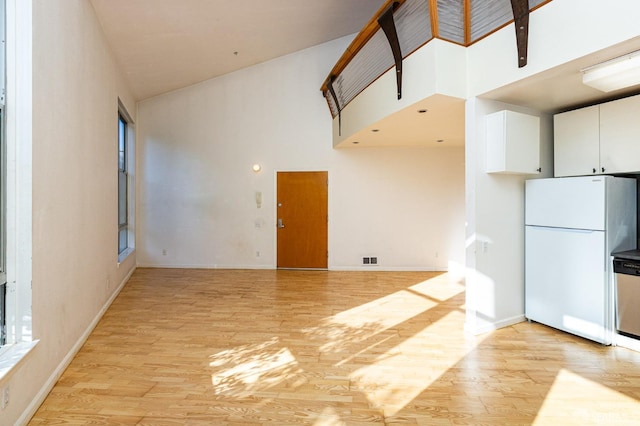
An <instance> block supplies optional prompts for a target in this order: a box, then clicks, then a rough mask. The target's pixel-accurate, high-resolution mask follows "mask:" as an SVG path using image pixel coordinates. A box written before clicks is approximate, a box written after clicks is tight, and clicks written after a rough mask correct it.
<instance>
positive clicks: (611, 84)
mask: <svg viewBox="0 0 640 426" xmlns="http://www.w3.org/2000/svg"><path fill="white" fill-rule="evenodd" d="M581 71H582V83H583V84H586V85H587V86H591V87H593V88H594V89H598V90H600V91H603V92H611V91H614V90H619V89H624V88H625V87H631V86H635V85H637V84H640V51H636V52H632V53H628V54H626V55H624V56H620V57H618V58H615V59H611V60H609V61H606V62H603V63H601V64H597V65H593V66H591V67H588V68H585V69H583V70H581Z"/></svg>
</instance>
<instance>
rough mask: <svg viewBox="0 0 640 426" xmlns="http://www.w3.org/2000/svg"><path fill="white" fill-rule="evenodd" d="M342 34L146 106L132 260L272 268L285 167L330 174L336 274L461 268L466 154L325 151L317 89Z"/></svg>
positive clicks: (324, 119)
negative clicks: (371, 259)
mask: <svg viewBox="0 0 640 426" xmlns="http://www.w3.org/2000/svg"><path fill="white" fill-rule="evenodd" d="M349 41H350V40H349V39H348V38H343V39H340V40H336V41H333V42H330V43H326V44H323V45H320V46H316V47H314V48H311V49H307V50H304V51H301V52H297V53H295V54H292V55H289V56H285V57H282V58H279V59H276V60H273V61H270V62H267V63H264V64H260V65H257V66H254V67H251V68H247V69H244V70H241V71H238V72H235V73H232V74H228V75H225V76H222V77H219V78H216V79H213V80H209V81H206V82H204V83H201V84H198V85H195V86H191V87H188V88H185V89H182V90H179V91H176V92H172V93H169V94H166V95H162V96H158V97H156V98H152V99H149V100H146V101H144V102H142V103H140V105H139V107H138V124H139V126H138V142H139V143H138V149H139V151H138V155H139V159H140V162H139V164H138V171H139V177H140V181H139V184H140V188H139V204H138V208H139V210H138V220H139V226H138V235H137V238H138V240H137V241H138V262H139V264H140V265H147V266H177V267H192V266H197V267H219V268H221V267H225V268H273V267H275V254H276V247H275V216H274V213H275V200H274V198H275V173H276V172H277V171H285V170H326V171H328V172H329V180H330V188H329V215H330V218H329V220H330V224H329V267H330V268H331V269H355V268H358V267H360V266H361V265H360V264H361V261H362V259H361V257H362V256H363V255H375V256H378V257H379V259H380V266H378V269H395V268H407V269H444V268H446V267H447V262H448V261H454V262H457V263H459V264H461V263H463V258H464V247H463V239H464V218H463V210H464V196H463V194H464V192H463V191H464V172H463V170H464V150H463V149H462V148H443V149H428V148H394V149H391V148H375V149H357V148H356V149H349V150H344V151H340V150H333V149H332V133H331V132H332V130H331V127H332V126H331V114H330V113H329V110H328V107H327V104H326V101H325V100H324V98H323V96H322V94H321V92H320V90H319V88H320V84H321V83H322V81H323V79H324V78H325V77H326V75H327V73H328V72H329V70H330V68H331V66H332V65H333V64H334V62H335V61H336V60H337V59H338V58H339V57H340V55H341V54H342V52H343V51H344V49H345V48H346V47H347V45H348V43H349ZM254 163H260V164H261V165H262V172H260V173H259V174H255V173H254V172H252V170H251V166H252V164H254ZM255 191H261V192H262V193H263V204H262V207H261V208H260V209H258V208H256V205H255V201H254V194H255ZM256 224H258V225H259V226H260V227H256ZM162 250H166V255H162ZM257 251H259V252H260V257H256V252H257ZM436 252H438V257H436Z"/></svg>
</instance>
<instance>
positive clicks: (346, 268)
mask: <svg viewBox="0 0 640 426" xmlns="http://www.w3.org/2000/svg"><path fill="white" fill-rule="evenodd" d="M329 270H330V271H369V272H448V269H447V268H436V267H430V266H380V265H368V266H360V265H359V266H329Z"/></svg>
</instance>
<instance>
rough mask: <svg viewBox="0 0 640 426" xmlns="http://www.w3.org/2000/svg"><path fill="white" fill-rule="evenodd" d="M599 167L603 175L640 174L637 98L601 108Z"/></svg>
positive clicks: (613, 102)
mask: <svg viewBox="0 0 640 426" xmlns="http://www.w3.org/2000/svg"><path fill="white" fill-rule="evenodd" d="M600 167H601V169H600V170H601V172H602V173H627V172H638V171H640V96H632V97H630V98H624V99H619V100H617V101H612V102H607V103H605V104H602V105H600ZM603 169H604V170H603Z"/></svg>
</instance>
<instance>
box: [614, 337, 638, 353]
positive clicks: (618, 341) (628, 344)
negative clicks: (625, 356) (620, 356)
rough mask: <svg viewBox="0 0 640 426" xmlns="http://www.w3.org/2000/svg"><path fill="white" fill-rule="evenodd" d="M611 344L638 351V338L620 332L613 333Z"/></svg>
mask: <svg viewBox="0 0 640 426" xmlns="http://www.w3.org/2000/svg"><path fill="white" fill-rule="evenodd" d="M613 344H614V345H615V346H620V347H621V348H625V349H631V350H632V351H636V352H640V340H638V339H633V338H631V337H627V336H623V335H622V334H614V336H613Z"/></svg>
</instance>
